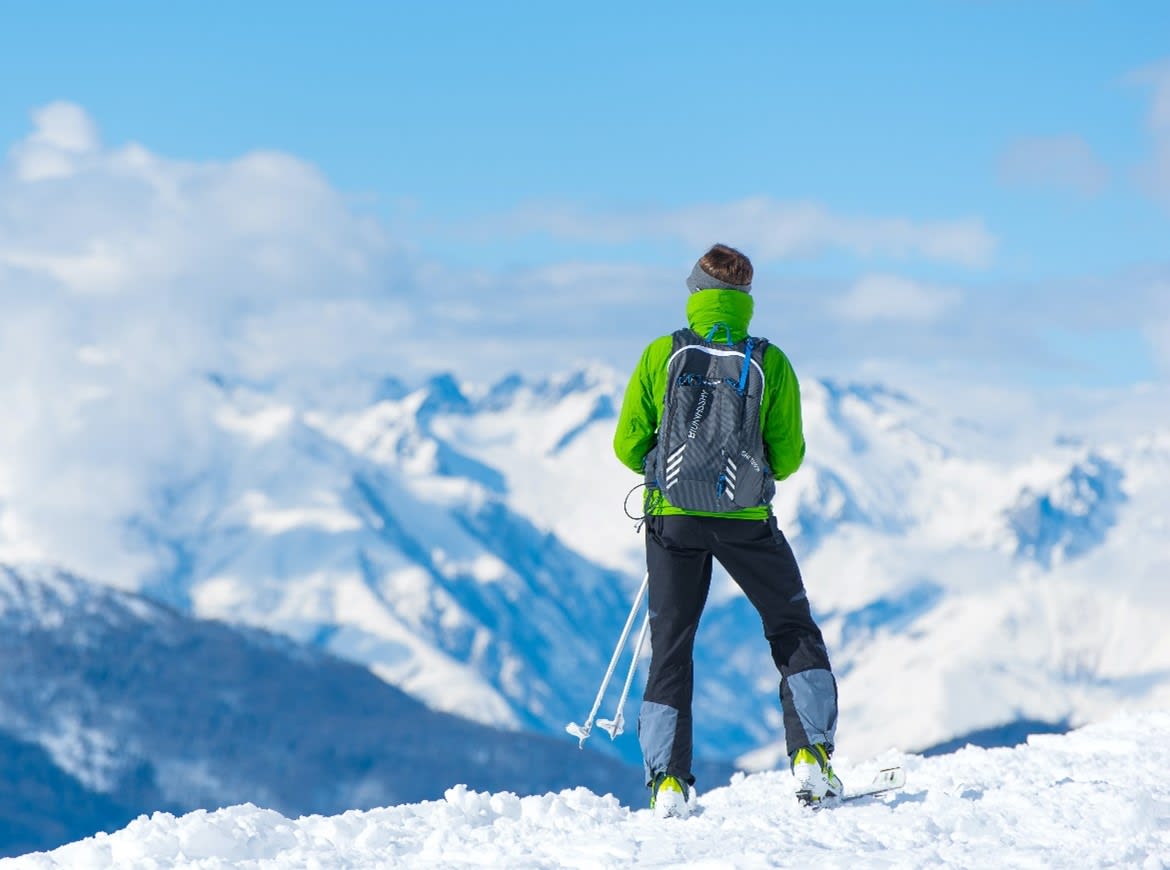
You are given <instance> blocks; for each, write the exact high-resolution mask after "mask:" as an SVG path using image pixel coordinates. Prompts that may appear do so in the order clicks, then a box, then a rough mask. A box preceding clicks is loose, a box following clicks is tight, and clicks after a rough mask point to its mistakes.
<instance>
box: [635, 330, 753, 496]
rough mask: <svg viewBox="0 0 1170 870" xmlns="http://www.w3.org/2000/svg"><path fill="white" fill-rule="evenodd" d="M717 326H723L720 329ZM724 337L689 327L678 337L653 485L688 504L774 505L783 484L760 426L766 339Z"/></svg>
mask: <svg viewBox="0 0 1170 870" xmlns="http://www.w3.org/2000/svg"><path fill="white" fill-rule="evenodd" d="M716 328H718V327H716ZM723 329H724V330H726V332H727V337H728V341H727V343H717V342H714V341H712V340H711V339H712V338H713V337H714V334H715V330H712V332H711V334H710V335H708V337H707V339H706V340H704V339H703V338H701V337H700V336H699V335H698V333H696V332H694V331H693V330H690V329H680V330H678V331H677V332H675V333H674V335H673V336H672V339H673V345H672V348H671V354H670V359H669V361H668V362H667V364H666V396H665V399H664V407H663V413H662V424H661V425H660V426H659V429H658V443H657V444H656V445H655V446H654V448H653V449H652V450H651V451H650V452H649V453H648V454H647V455H646V461H645V469H646V484H647V486H648V487H650V488H651V490H653V489H654V488H657V489H658V490H659V491H660V493H661V495H662V496H664V497H665V498H666V500H667V501H668V502H670V504H672V505H674V506H675V507H677V508H682V509H683V510H692V511H703V512H707V513H725V512H728V511H736V510H741V509H742V508H748V507H758V506H760V505H765V504H768V503H769V502H770V501H771V500H772V496H773V495H774V494H775V492H776V482H775V480H773V478H772V469H771V468H770V467H769V465H768V460H767V456H766V450H765V448H764V438H763V435H762V434H761V432H760V403H761V401H762V400H763V395H764V351H765V350H766V348H767V346H768V341H767V339H763V338H750V337H749V338H746V339H744V340H743V341H740V342H738V343H735V344H733V343H731V341H730V337H731V336H730V330H727V328H726V327H725V326H724V327H723Z"/></svg>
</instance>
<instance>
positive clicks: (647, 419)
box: [613, 339, 669, 474]
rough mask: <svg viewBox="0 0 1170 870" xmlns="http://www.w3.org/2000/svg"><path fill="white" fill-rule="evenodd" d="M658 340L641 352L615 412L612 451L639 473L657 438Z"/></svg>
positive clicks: (623, 462)
mask: <svg viewBox="0 0 1170 870" xmlns="http://www.w3.org/2000/svg"><path fill="white" fill-rule="evenodd" d="M668 341H669V339H668ZM661 342H662V340H661V339H659V340H658V341H655V342H652V343H651V344H650V345H649V346H648V347H647V348H646V350H644V351H643V352H642V358H641V359H640V360H639V361H638V367H637V368H636V369H635V370H634V373H633V375H631V376H630V381H629V383H628V384H626V394H625V398H624V399H622V410H621V413H619V414H618V422H617V429H616V430H615V431H614V434H613V452H614V453H615V454H617V458H618V459H619V460H620V461H621V463H622V465H624V466H626V467H627V468H629V469H630V470H632V471H636V472H638V473H639V474H641V473H642V470H643V469H642V461H643V460H644V459H645V458H646V454H647V453H649V452H650V449H651V448H652V447H653V446H654V445H655V444H656V443H657V441H658V414H659V408H658V403H659V402H661V396H660V395H659V394H658V391H657V390H656V383H657V376H658V375H659V374H660V373H659V372H658V371H657V369H658V368H661V367H662V366H661V359H660V357H661V356H662V353H661V348H660V347H659V345H660V344H661ZM656 396H657V398H656Z"/></svg>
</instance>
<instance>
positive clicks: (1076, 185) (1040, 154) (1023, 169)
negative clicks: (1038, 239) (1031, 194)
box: [999, 136, 1109, 197]
mask: <svg viewBox="0 0 1170 870" xmlns="http://www.w3.org/2000/svg"><path fill="white" fill-rule="evenodd" d="M999 177H1000V180H1001V181H1003V182H1004V183H1005V184H1008V185H1012V186H1019V187H1044V188H1050V189H1054V190H1066V191H1071V192H1073V193H1077V194H1080V195H1082V196H1090V197H1091V196H1096V195H1098V194H1100V193H1101V192H1102V191H1104V190H1105V188H1106V186H1107V185H1108V184H1109V169H1108V167H1107V166H1106V165H1105V163H1104V162H1103V161H1102V160H1101V159H1100V158H1098V157H1097V155H1096V154H1095V153H1094V151H1093V148H1092V146H1090V145H1089V143H1088V142H1086V141H1085V140H1084V139H1082V138H1081V137H1079V136H1052V137H1037V138H1028V139H1019V140H1017V141H1016V142H1013V143H1012V144H1011V145H1010V146H1009V147H1008V148H1007V150H1006V151H1005V152H1004V153H1003V154H1002V155H1001V156H1000V160H999Z"/></svg>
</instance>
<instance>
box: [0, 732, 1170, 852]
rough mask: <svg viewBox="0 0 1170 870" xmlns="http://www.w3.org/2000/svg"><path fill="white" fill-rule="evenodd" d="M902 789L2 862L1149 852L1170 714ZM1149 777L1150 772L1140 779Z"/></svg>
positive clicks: (1159, 818) (248, 831) (773, 782)
mask: <svg viewBox="0 0 1170 870" xmlns="http://www.w3.org/2000/svg"><path fill="white" fill-rule="evenodd" d="M878 763H880V764H887V765H889V764H901V765H903V766H904V767H905V768H906V770H907V783H906V787H905V789H904V790H903V791H900V792H895V793H893V794H891V795H888V796H886V797H882V798H863V799H860V800H858V801H855V802H852V803H848V804H845V805H841V806H837V807H834V808H831V809H821V810H819V811H818V810H810V809H808V808H807V807H802V806H801V805H799V804H798V803H797V801H796V799H795V797H794V796H793V794H792V792H791V780H790V778H789V777H788V776H787V775H786V774H782V773H778V772H771V773H757V774H752V775H750V776H737V777H736V778H735V779H734V780H733V781H732V782H731V784H730V785H727V786H725V787H721V788H714V789H711V790H709V791H707V792H705V793H700V794H699V795H698V799H697V813H696V814H695V815H693V816H692V817H691V818H689V819H685V820H677V819H675V820H668V821H663V820H659V819H654V818H653V817H652V815H651V813H650V811H649V810H645V809H630V808H627V807H623V806H621V805H620V804H619V803H618V802H617V801H616V800H614V799H613V798H609V797H605V798H603V797H598V796H597V795H595V794H593V793H592V792H590V791H589V790H587V789H584V788H578V789H573V790H567V791H562V792H560V793H559V794H546V795H542V796H532V797H525V798H520V797H517V796H516V795H514V794H510V793H495V794H490V793H487V792H480V791H475V790H470V789H467V788H466V787H462V786H460V787H457V788H452V789H450V790H448V791H447V792H446V794H445V795H444V796H443V799H442V800H436V801H429V802H426V803H417V804H410V805H405V806H397V807H388V808H384V809H377V810H372V811H369V812H359V811H353V812H347V813H344V814H342V815H337V816H309V817H307V818H300V819H292V818H287V817H285V816H284V815H282V814H281V813H279V812H276V811H274V810H271V809H261V808H259V807H256V806H252V805H244V806H236V807H230V808H228V809H224V810H221V811H219V812H214V813H208V812H195V813H190V814H188V815H186V816H182V817H179V818H176V817H175V816H173V815H169V814H164V813H159V814H157V815H155V816H153V817H151V818H141V819H138V820H137V821H135V822H133V823H131V824H130V825H128V826H127V827H126V828H125V829H123V830H121V831H118V832H117V833H116V834H113V835H112V836H98V837H94V838H91V839H88V840H84V841H82V842H78V843H73V844H71V845H68V846H64V847H62V848H60V849H57V850H55V851H53V852H50V853H47V854H45V853H42V854H38V855H26V856H24V857H22V858H18V859H15V860H13V861H11V862H4V864H3V866H4V867H11V868H12V870H17V868H21V870H25V868H27V870H56V868H74V867H114V866H116V867H177V868H179V867H190V868H196V867H199V868H202V867H254V868H268V870H281V868H291V867H400V866H401V867H465V866H478V867H484V866H487V867H533V868H538V867H539V868H553V867H599V868H604V867H631V866H637V867H776V866H785V867H849V868H886V867H972V868H983V867H1045V868H1069V870H1082V868H1085V867H1136V868H1142V870H1158V868H1162V867H1166V866H1167V864H1168V863H1170V786H1168V785H1167V784H1166V782H1165V781H1163V780H1162V779H1161V778H1159V777H1152V778H1151V777H1150V776H1149V775H1148V774H1149V771H1150V770H1162V769H1164V768H1165V767H1166V765H1167V764H1170V715H1168V714H1167V713H1165V712H1160V713H1147V714H1144V715H1141V716H1136V717H1124V718H1117V719H1115V720H1112V721H1109V722H1106V723H1102V724H1100V725H1099V726H1091V727H1088V728H1085V729H1083V730H1081V731H1076V732H1073V733H1071V734H1066V735H1059V736H1054V735H1044V736H1040V737H1034V738H1031V739H1030V740H1029V741H1028V744H1027V745H1025V746H1019V747H1016V748H1014V749H993V750H986V749H979V748H969V749H965V750H963V751H961V752H958V753H955V754H953V755H947V756H943V757H940V758H926V759H924V758H920V757H914V756H911V757H907V756H901V755H898V754H896V753H887V754H885V755H883V756H882V757H881V758H880V759H875V760H874V762H871V763H869V764H867V765H862V766H859V767H857V768H852V767H850V768H845V767H841V768H840V769H841V772H842V774H843V776H844V778H845V782H846V786H848V784H849V782H850V781H851V779H853V780H855V779H858V778H860V779H863V780H864V779H866V778H867V777H868V776H869V775H872V773H873V771H874V770H876V769H877V764H878ZM1138 783H1140V786H1135V784H1138Z"/></svg>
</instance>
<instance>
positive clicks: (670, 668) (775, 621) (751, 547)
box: [638, 516, 837, 785]
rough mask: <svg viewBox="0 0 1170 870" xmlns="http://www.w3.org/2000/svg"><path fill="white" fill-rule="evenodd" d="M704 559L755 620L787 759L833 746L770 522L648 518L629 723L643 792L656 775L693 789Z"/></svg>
mask: <svg viewBox="0 0 1170 870" xmlns="http://www.w3.org/2000/svg"><path fill="white" fill-rule="evenodd" d="M712 558H715V559H718V560H719V563H720V564H721V565H722V566H723V567H724V568H726V569H727V573H728V574H730V575H731V577H732V579H733V580H734V581H735V582H736V583H737V584H738V585H739V587H740V588H741V589H742V590H743V592H744V594H745V595H746V596H747V598H748V600H749V601H750V602H751V603H752V605H753V606H754V607H755V608H756V610H757V611H758V612H759V614H760V618H761V620H762V621H763V628H764V636H765V637H766V638H767V640H768V643H769V644H770V645H771V650H772V660H773V661H774V662H775V663H776V668H777V669H778V670H779V671H780V703H781V707H782V709H783V713H784V731H785V736H786V739H787V748H788V754H789V756H791V755H792V753H794V752H795V751H796V750H797V749H799V748H800V747H802V746H807V745H810V744H812V743H824V744H826V745H827V747H828V748H829V749H830V750H831V749H832V746H833V740H834V734H835V731H836V726H837V683H836V680H835V679H834V678H833V674H832V669H831V667H830V665H829V655H828V652H827V650H826V649H825V642H824V639H823V638H822V636H821V631H820V629H819V628H818V627H817V624H816V622H815V621H814V620H813V616H812V611H811V609H810V607H809V602H808V597H807V595H806V594H805V589H804V583H803V581H802V580H801V576H800V569H799V567H798V566H797V564H796V557H795V556H794V555H793V553H792V548H791V547H790V546H789V545H788V541H787V540H785V538H784V535H783V533H781V531H780V529H779V527H778V526H777V525H776V520H775V518H769V519H767V520H742V519H729V518H724V517H696V516H652V517H649V518H648V519H647V521H646V566H647V569H648V570H649V574H650V587H649V596H650V650H651V655H650V673H649V676H648V677H647V681H646V691H645V693H644V694H643V696H642V709H641V712H640V713H639V716H638V737H639V740H640V742H641V745H642V757H643V760H644V763H645V768H646V780H647V783H650V782H652V781H653V779H654V777H655V776H656V775H658V774H660V773H665V774H669V775H671V776H676V777H678V778H679V779H682V780H684V781H686V782H688V783H690V784H692V785H693V784H694V776H693V775H692V773H691V759H692V752H693V748H692V740H693V737H692V717H691V699H692V696H693V694H694V660H693V653H694V645H695V633H696V631H697V630H698V627H699V618H700V617H701V616H702V613H703V607H704V605H705V604H706V602H707V593H708V592H709V590H710V588H711V559H712Z"/></svg>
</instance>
